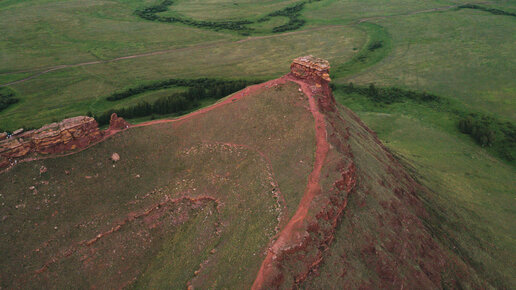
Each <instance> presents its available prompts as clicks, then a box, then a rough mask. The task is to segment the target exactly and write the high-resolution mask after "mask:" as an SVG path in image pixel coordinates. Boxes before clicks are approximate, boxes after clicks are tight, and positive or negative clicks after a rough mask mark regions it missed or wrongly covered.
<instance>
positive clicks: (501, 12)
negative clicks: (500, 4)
mask: <svg viewBox="0 0 516 290" xmlns="http://www.w3.org/2000/svg"><path fill="white" fill-rule="evenodd" d="M458 9H476V10H481V11H484V12H489V13H491V14H494V15H505V16H512V17H516V13H513V12H509V11H504V10H501V9H496V8H489V7H484V6H479V5H476V4H464V5H460V6H459V7H458Z"/></svg>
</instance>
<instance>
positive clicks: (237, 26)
mask: <svg viewBox="0 0 516 290" xmlns="http://www.w3.org/2000/svg"><path fill="white" fill-rule="evenodd" d="M173 3H174V2H173V1H171V0H165V1H163V2H161V3H160V4H157V5H154V6H150V7H147V8H144V9H142V10H136V11H135V12H134V14H136V15H137V16H139V17H141V18H143V19H146V20H151V21H158V22H167V23H173V22H177V23H182V24H185V25H190V26H195V27H199V28H211V29H214V30H220V29H227V30H235V31H241V32H242V31H244V32H248V31H250V30H252V29H250V28H248V27H246V26H245V25H247V24H251V23H253V22H252V21H250V20H238V21H229V20H228V21H199V20H193V19H187V18H181V17H177V16H176V17H171V16H159V15H157V14H158V13H160V12H165V11H167V10H168V7H169V6H170V5H172V4H173Z"/></svg>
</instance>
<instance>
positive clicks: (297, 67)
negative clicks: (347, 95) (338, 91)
mask: <svg viewBox="0 0 516 290" xmlns="http://www.w3.org/2000/svg"><path fill="white" fill-rule="evenodd" d="M290 75H291V76H293V77H294V78H296V79H299V80H302V81H304V82H306V83H308V84H310V85H311V90H312V92H313V93H314V94H316V95H318V96H319V97H318V98H317V102H318V105H319V108H320V109H321V110H322V111H323V112H334V111H335V110H336V101H335V98H334V97H333V94H332V91H331V88H330V81H331V79H330V63H329V62H328V61H327V60H325V59H322V58H318V57H314V56H312V55H308V56H302V57H298V58H296V59H294V60H293V61H292V64H291V65H290Z"/></svg>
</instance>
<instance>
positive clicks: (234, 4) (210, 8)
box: [163, 0, 300, 21]
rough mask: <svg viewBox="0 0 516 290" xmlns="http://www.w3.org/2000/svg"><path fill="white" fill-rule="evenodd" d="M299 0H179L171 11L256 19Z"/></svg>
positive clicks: (210, 17) (200, 17)
mask: <svg viewBox="0 0 516 290" xmlns="http://www.w3.org/2000/svg"><path fill="white" fill-rule="evenodd" d="M297 2H300V1H299V0H267V1H257V0H237V1H233V0H231V1H230V0H222V1H221V0H208V1H206V0H194V1H187V0H179V1H177V0H176V1H175V3H174V4H173V5H172V6H171V8H170V10H171V12H169V13H163V14H164V15H165V14H170V15H173V14H172V13H177V14H179V15H183V16H187V17H189V18H191V19H196V20H212V21H221V20H241V19H255V18H258V17H260V16H263V15H264V14H268V13H271V12H274V11H276V10H280V9H282V8H285V7H287V6H289V5H292V4H294V3H297Z"/></svg>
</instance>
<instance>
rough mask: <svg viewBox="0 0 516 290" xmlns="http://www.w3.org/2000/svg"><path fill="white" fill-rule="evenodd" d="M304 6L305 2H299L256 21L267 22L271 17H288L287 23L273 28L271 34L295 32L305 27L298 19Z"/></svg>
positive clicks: (303, 22)
mask: <svg viewBox="0 0 516 290" xmlns="http://www.w3.org/2000/svg"><path fill="white" fill-rule="evenodd" d="M305 4H306V3H305V2H301V3H297V4H295V5H293V6H290V7H285V8H283V9H281V10H278V11H274V12H272V13H269V14H267V16H265V17H262V18H260V19H259V20H258V21H260V22H263V21H267V20H269V19H270V18H271V17H277V16H284V17H288V19H289V20H288V23H286V24H283V25H280V26H276V27H274V28H273V29H272V32H275V33H276V32H285V31H291V30H296V29H298V28H300V27H302V26H303V25H305V21H304V20H303V19H301V18H300V17H301V11H302V10H303V8H305Z"/></svg>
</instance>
